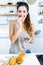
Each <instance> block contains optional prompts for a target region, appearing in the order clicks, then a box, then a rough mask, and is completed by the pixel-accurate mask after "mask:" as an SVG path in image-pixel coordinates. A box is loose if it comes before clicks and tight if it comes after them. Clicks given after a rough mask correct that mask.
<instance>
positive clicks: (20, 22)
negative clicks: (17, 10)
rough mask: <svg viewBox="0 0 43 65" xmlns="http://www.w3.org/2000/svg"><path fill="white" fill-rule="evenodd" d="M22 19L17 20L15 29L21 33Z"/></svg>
mask: <svg viewBox="0 0 43 65" xmlns="http://www.w3.org/2000/svg"><path fill="white" fill-rule="evenodd" d="M22 19H23V18H22V17H20V18H19V19H18V20H17V27H18V29H19V30H21V31H22V26H23V23H22Z"/></svg>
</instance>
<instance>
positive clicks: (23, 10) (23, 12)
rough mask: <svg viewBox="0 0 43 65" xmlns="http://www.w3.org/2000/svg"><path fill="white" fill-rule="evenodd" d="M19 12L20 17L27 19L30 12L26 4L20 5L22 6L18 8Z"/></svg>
mask: <svg viewBox="0 0 43 65" xmlns="http://www.w3.org/2000/svg"><path fill="white" fill-rule="evenodd" d="M17 14H18V17H19V18H20V17H22V20H25V18H26V16H27V14H28V12H27V8H26V7H25V6H20V7H19V8H18V12H17Z"/></svg>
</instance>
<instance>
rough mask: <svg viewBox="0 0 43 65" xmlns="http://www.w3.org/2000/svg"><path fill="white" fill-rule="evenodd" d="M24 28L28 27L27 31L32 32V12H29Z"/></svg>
mask: <svg viewBox="0 0 43 65" xmlns="http://www.w3.org/2000/svg"><path fill="white" fill-rule="evenodd" d="M24 28H25V29H26V31H27V32H28V33H31V32H32V24H31V20H30V14H29V13H28V15H27V17H26V19H25V21H24Z"/></svg>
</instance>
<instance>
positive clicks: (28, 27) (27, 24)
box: [17, 2, 32, 34]
mask: <svg viewBox="0 0 43 65" xmlns="http://www.w3.org/2000/svg"><path fill="white" fill-rule="evenodd" d="M20 6H25V7H26V8H27V12H28V11H29V6H28V4H27V3H26V2H17V10H18V8H19V7H20ZM24 26H25V29H26V31H27V32H28V33H30V34H31V31H32V26H31V20H30V14H29V13H28V15H27V17H26V18H25V21H24Z"/></svg>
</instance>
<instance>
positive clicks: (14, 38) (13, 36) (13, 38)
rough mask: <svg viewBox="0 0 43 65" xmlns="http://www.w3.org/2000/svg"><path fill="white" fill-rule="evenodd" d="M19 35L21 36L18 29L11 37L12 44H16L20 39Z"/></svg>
mask: <svg viewBox="0 0 43 65" xmlns="http://www.w3.org/2000/svg"><path fill="white" fill-rule="evenodd" d="M19 34H20V30H19V29H18V30H17V31H16V32H15V33H14V34H13V35H12V36H11V37H10V39H11V42H12V43H14V42H15V41H16V40H17V39H18V37H19Z"/></svg>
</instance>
